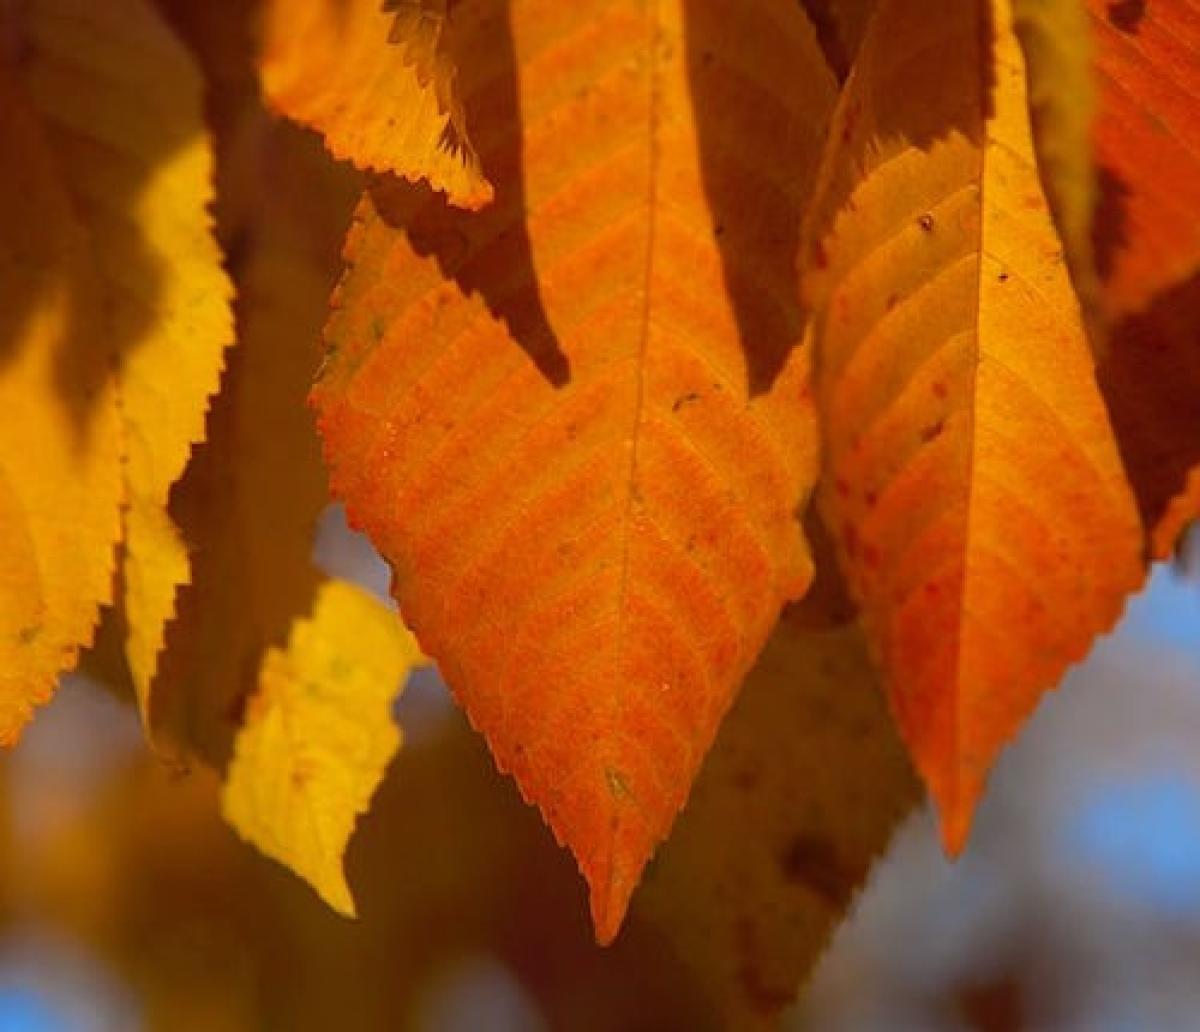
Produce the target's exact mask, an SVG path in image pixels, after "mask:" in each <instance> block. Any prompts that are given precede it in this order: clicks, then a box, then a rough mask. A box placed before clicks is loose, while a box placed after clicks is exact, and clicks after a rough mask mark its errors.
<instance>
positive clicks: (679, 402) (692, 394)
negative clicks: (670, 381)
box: [671, 391, 700, 412]
mask: <svg viewBox="0 0 1200 1032" xmlns="http://www.w3.org/2000/svg"><path fill="white" fill-rule="evenodd" d="M699 400H700V395H699V393H698V392H696V391H688V392H687V393H686V394H681V395H679V397H678V398H676V399H675V401H674V402H672V404H671V411H672V412H678V411H679V410H680V409H681V408H683V407H684V405H690V404H692V403H693V402H696V401H699Z"/></svg>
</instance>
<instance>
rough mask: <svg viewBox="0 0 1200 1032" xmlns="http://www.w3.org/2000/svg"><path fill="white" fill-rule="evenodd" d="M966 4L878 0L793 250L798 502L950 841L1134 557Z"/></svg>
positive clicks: (1002, 41)
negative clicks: (826, 536)
mask: <svg viewBox="0 0 1200 1032" xmlns="http://www.w3.org/2000/svg"><path fill="white" fill-rule="evenodd" d="M982 17H984V12H983V10H982V9H981V8H980V7H978V6H977V5H973V4H969V5H955V6H953V7H952V8H940V7H939V8H937V9H936V10H935V9H934V8H932V7H930V6H928V5H925V4H921V3H919V2H916V0H888V2H885V3H883V4H882V5H881V7H880V9H879V12H878V13H877V15H876V18H875V20H874V22H873V23H872V26H871V29H870V30H869V31H868V36H867V40H866V42H865V43H864V48H863V51H862V54H861V55H860V60H859V64H858V66H857V67H856V69H855V71H854V73H853V74H852V75H851V78H850V81H849V83H848V85H847V89H846V92H845V94H844V96H843V98H842V102H841V105H840V108H839V113H838V116H837V117H836V119H835V122H834V125H833V127H832V134H833V140H834V141H835V142H834V146H833V148H832V149H831V152H830V157H829V161H828V164H827V165H826V167H825V169H824V172H823V175H822V186H821V193H820V198H819V200H818V202H817V204H816V207H815V209H814V211H815V215H814V221H813V225H814V227H817V228H815V229H814V230H813V238H812V239H813V243H812V245H811V248H810V251H809V254H808V258H809V260H810V262H811V268H810V277H809V280H808V284H807V285H808V289H809V291H810V292H811V294H812V297H813V299H814V303H815V304H816V306H817V310H818V314H819V326H818V349H819V351H818V355H819V358H818V360H817V362H818V368H819V370H820V375H819V377H818V381H817V386H818V395H819V405H820V408H821V413H822V418H823V425H824V430H825V459H826V467H825V475H824V480H823V484H822V488H821V492H820V500H821V507H822V511H823V512H824V514H825V516H826V520H827V523H828V525H829V526H830V528H831V530H832V532H833V535H834V537H835V539H836V542H837V545H838V550H839V554H840V557H841V559H842V562H843V565H844V568H845V570H846V573H847V578H848V581H849V583H850V587H851V590H852V593H853V594H854V596H855V597H856V598H857V599H858V600H859V602H860V604H861V605H862V609H863V619H864V623H865V626H866V628H867V630H868V633H869V635H870V638H871V641H872V645H873V648H874V650H875V653H876V655H877V658H878V659H879V661H880V663H881V664H882V668H883V670H884V672H885V679H886V683H887V689H888V692H889V695H890V698H891V702H892V707H893V709H894V711H895V713H896V716H897V718H898V720H899V723H900V726H901V729H902V731H903V733H904V736H905V738H906V740H907V741H908V744H909V747H910V749H911V750H912V752H913V754H914V756H915V759H916V763H917V766H918V768H919V769H920V771H921V773H922V775H923V776H924V778H925V780H926V782H927V783H928V784H929V786H930V790H931V792H932V794H933V795H934V797H935V799H936V800H937V802H938V805H939V808H940V810H941V817H942V830H943V836H944V839H945V841H946V844H947V846H948V848H950V849H951V850H952V851H956V850H957V849H959V848H960V847H961V846H962V843H963V840H964V838H965V836H966V833H967V828H968V825H969V820H970V814H971V810H972V807H973V804H974V801H975V799H976V797H977V796H978V794H979V792H980V790H981V788H982V785H983V783H984V779H985V777H986V773H987V770H988V768H989V766H990V764H991V762H992V760H993V758H994V757H995V755H996V753H997V751H998V750H999V749H1000V747H1001V746H1002V745H1003V744H1004V743H1005V742H1006V740H1007V739H1008V738H1009V737H1010V736H1011V735H1012V734H1013V732H1014V731H1015V730H1016V728H1017V727H1018V726H1019V724H1020V723H1021V721H1022V720H1023V719H1024V718H1025V716H1026V715H1027V714H1028V713H1029V711H1030V710H1031V709H1032V707H1033V706H1034V704H1035V703H1036V701H1037V699H1038V696H1039V695H1040V694H1041V692H1043V691H1044V690H1045V689H1047V688H1050V687H1052V686H1053V685H1054V684H1055V683H1056V682H1057V681H1058V680H1059V678H1060V677H1061V675H1062V673H1063V671H1064V669H1065V668H1066V667H1067V666H1068V665H1069V664H1070V663H1073V662H1075V661H1077V660H1078V659H1080V658H1081V657H1082V656H1083V655H1084V653H1085V652H1086V651H1087V649H1088V647H1089V645H1090V643H1091V641H1092V639H1093V637H1094V636H1095V635H1096V634H1097V633H1099V632H1102V631H1104V630H1105V629H1107V628H1108V627H1109V626H1111V624H1112V623H1113V621H1114V620H1115V619H1116V617H1117V615H1118V613H1119V612H1120V609H1121V606H1122V602H1123V599H1124V597H1125V595H1126V594H1127V593H1128V592H1129V591H1130V590H1132V589H1133V588H1135V587H1136V586H1137V585H1138V583H1139V582H1140V580H1141V578H1142V570H1141V565H1140V562H1139V556H1140V547H1139V546H1140V541H1139V531H1138V523H1137V514H1136V510H1135V508H1134V505H1133V500H1132V498H1131V497H1130V493H1129V488H1128V486H1127V485H1126V483H1125V480H1124V474H1123V471H1122V468H1121V463H1120V460H1119V458H1118V455H1117V451H1116V447H1115V444H1114V441H1113V438H1112V432H1111V429H1110V426H1109V423H1108V420H1107V417H1106V414H1105V411H1104V406H1103V403H1102V401H1101V399H1100V395H1099V392H1098V390H1097V388H1096V385H1095V379H1094V375H1093V369H1092V362H1091V356H1090V352H1089V349H1088V345H1087V341H1086V339H1085V335H1084V331H1083V327H1082V323H1081V319H1080V315H1079V309H1078V304H1077V302H1076V300H1075V298H1074V296H1073V295H1072V293H1071V289H1070V284H1069V282H1068V279H1067V274H1066V270H1065V268H1064V267H1063V263H1062V258H1061V249H1060V243H1059V241H1058V238H1057V236H1056V235H1055V232H1054V229H1053V227H1052V224H1051V221H1050V217H1049V214H1048V211H1047V207H1046V203H1045V200H1044V196H1043V193H1042V190H1041V187H1040V184H1039V181H1038V176H1037V172H1036V170H1035V167H1034V163H1033V154H1032V143H1031V140H1030V135H1029V134H1030V130H1029V125H1028V114H1027V109H1026V99H1025V91H1024V83H1025V76H1024V70H1023V68H1022V66H1021V58H1020V53H1019V50H1018V48H1017V44H1016V41H1015V39H1014V37H1013V35H1012V30H1011V25H1010V21H1009V12H1008V9H1007V7H1006V5H1004V4H995V5H994V6H993V19H992V24H991V25H990V26H989V25H988V24H987V23H986V22H984V23H981V21H980V19H981V18H982ZM935 52H936V54H937V59H936V60H932V59H931V55H932V54H934V53H935ZM980 69H986V70H989V72H988V74H987V75H986V76H981V74H980ZM822 227H827V232H822V231H821V229H822Z"/></svg>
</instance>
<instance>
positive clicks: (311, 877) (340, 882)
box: [221, 581, 421, 917]
mask: <svg viewBox="0 0 1200 1032" xmlns="http://www.w3.org/2000/svg"><path fill="white" fill-rule="evenodd" d="M420 662H421V653H420V651H419V650H418V648H417V646H416V642H414V641H413V639H412V637H411V636H410V635H409V634H408V632H407V631H405V630H404V628H403V627H402V626H401V624H400V621H399V620H397V619H396V614H395V613H393V612H392V611H391V610H390V609H388V607H387V606H385V605H383V604H382V603H380V602H379V601H377V600H376V599H375V598H374V597H373V596H371V595H369V594H367V593H366V592H365V591H363V590H362V589H360V588H356V587H354V586H353V585H352V584H348V583H346V582H345V581H327V582H325V583H324V584H323V585H322V586H321V589H320V592H319V593H318V595H317V603H316V608H315V609H314V611H313V615H312V619H311V620H302V621H300V622H298V623H296V624H295V625H294V626H293V627H292V633H291V637H290V638H289V640H288V646H287V649H286V651H284V650H279V649H271V650H270V651H269V652H268V653H267V654H266V657H265V658H264V660H263V665H262V669H261V670H260V671H259V686H258V691H257V692H256V693H255V694H254V695H253V696H252V697H251V699H250V701H249V703H248V704H247V709H246V720H245V723H244V724H243V725H242V728H241V730H240V731H239V732H238V736H237V740H236V742H235V744H234V753H233V762H232V763H231V764H230V765H229V771H228V773H227V774H226V780H225V786H224V789H223V791H222V793H221V812H222V813H223V814H224V815H225V818H226V819H227V820H228V821H229V822H230V823H231V824H232V825H233V826H234V827H235V828H236V829H237V830H238V833H239V834H240V835H241V836H242V837H243V838H244V839H246V840H247V841H249V842H253V843H254V844H255V845H256V846H257V847H258V848H259V849H261V850H262V851H263V852H264V853H266V854H267V855H268V856H271V857H274V858H275V859H277V860H279V861H280V862H281V863H284V864H286V865H287V866H288V867H290V868H291V869H292V870H293V871H295V872H296V873H297V874H299V875H300V876H301V877H302V878H304V879H306V880H307V881H308V882H309V883H310V884H311V885H312V887H313V888H314V889H316V891H317V892H318V893H319V894H320V896H321V898H322V899H324V900H325V902H327V903H328V904H329V905H330V906H331V907H333V909H334V910H336V911H338V912H339V913H341V914H344V915H346V916H347V917H353V916H354V912H355V911H354V900H353V898H352V897H351V895H350V887H349V886H348V885H347V884H346V877H345V874H344V872H343V870H342V856H343V854H344V853H345V851H346V845H347V843H348V842H349V839H350V835H351V833H352V832H353V830H354V822H355V821H356V820H357V818H358V817H359V815H360V814H362V813H365V812H366V809H367V806H368V804H369V803H370V800H371V796H372V795H373V794H374V792H375V789H376V788H377V787H378V785H379V782H380V781H381V780H382V778H383V772H384V770H385V769H386V767H387V765H388V762H389V761H390V760H391V758H392V757H393V756H394V755H395V754H396V750H397V749H398V748H399V747H400V732H399V730H398V729H397V728H396V725H395V723H394V722H393V721H392V718H391V708H392V702H393V700H394V699H395V696H396V693H397V692H398V691H399V690H400V688H401V687H402V686H403V683H404V678H405V677H406V676H407V674H408V672H409V671H410V670H411V669H412V668H413V667H414V666H416V665H418V664H419V663H420Z"/></svg>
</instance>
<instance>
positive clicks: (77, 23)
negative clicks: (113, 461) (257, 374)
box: [23, 0, 233, 716]
mask: <svg viewBox="0 0 1200 1032" xmlns="http://www.w3.org/2000/svg"><path fill="white" fill-rule="evenodd" d="M27 29H28V33H29V53H28V57H27V60H26V61H25V63H24V65H23V67H24V69H25V72H26V79H27V81H28V84H29V89H30V93H31V95H32V97H33V101H34V104H35V106H36V107H37V110H38V112H39V114H40V115H41V117H42V119H43V122H44V124H45V126H46V127H47V134H48V138H49V140H50V142H51V145H52V147H53V150H54V152H55V155H56V157H57V159H58V165H59V168H60V169H61V170H62V176H63V179H64V181H65V183H66V185H67V188H68V190H69V192H70V194H71V199H72V205H73V207H74V210H75V211H76V212H77V213H78V214H79V216H80V219H81V221H82V223H83V225H84V226H85V228H86V229H87V233H88V244H89V248H90V257H91V261H92V263H93V267H94V268H95V270H96V273H97V276H98V279H99V281H100V286H101V289H102V291H103V297H104V313H105V319H106V326H105V332H106V333H107V334H108V335H109V336H110V339H111V340H112V341H113V342H114V344H115V347H116V349H117V351H118V353H119V354H118V361H119V366H118V368H119V373H118V385H119V389H120V398H121V414H122V417H123V420H124V424H125V447H126V454H125V465H124V469H125V480H126V495H127V497H126V508H125V556H124V562H123V566H122V575H123V585H124V598H123V603H124V613H125V617H126V622H127V627H128V642H127V646H126V648H127V655H128V659H129V666H130V669H131V671H132V673H133V678H134V684H135V686H136V688H137V693H138V702H139V705H140V706H141V709H142V713H143V716H145V715H146V714H147V710H148V705H149V692H150V683H151V681H152V679H153V677H154V672H155V669H156V666H157V661H158V654H159V652H160V651H161V649H162V645H163V637H164V632H165V628H166V625H167V623H168V621H169V620H170V618H171V617H172V616H173V614H174V610H175V596H176V592H177V591H178V589H179V586H180V585H182V584H184V583H186V582H187V580H188V578H189V563H188V554H187V549H186V547H185V545H184V542H183V541H182V539H181V538H180V535H179V531H178V529H177V528H176V526H175V525H174V524H173V523H172V521H171V519H170V517H169V516H168V515H167V510H166V506H167V495H168V492H169V491H170V489H171V486H172V485H173V484H174V483H175V482H176V481H177V480H178V479H179V477H180V476H181V475H182V473H183V470H184V467H185V466H186V465H187V462H188V459H189V457H190V455H191V450H192V446H193V444H195V443H196V442H197V441H199V440H200V439H201V438H202V437H203V436H204V415H205V412H206V410H207V408H208V399H209V397H210V395H212V393H213V392H214V391H215V390H216V388H217V384H218V380H219V377H220V371H221V367H222V362H223V352H224V349H225V347H226V346H227V345H228V344H229V343H230V342H231V341H232V337H233V327H232V316H231V314H230V307H229V303H230V297H231V293H232V288H231V286H230V284H229V280H228V278H227V276H226V275H225V272H224V270H223V268H222V265H221V253H220V250H219V249H218V247H217V244H216V241H215V240H214V238H213V234H212V218H211V215H210V213H209V211H208V206H209V204H210V202H211V201H212V196H213V192H212V170H213V169H212V166H213V160H212V151H211V146H210V143H209V140H208V136H207V132H206V129H205V125H204V118H203V109H202V83H201V79H200V75H199V72H198V70H197V69H196V67H195V66H194V64H193V63H192V60H191V57H190V56H189V54H188V53H187V51H186V49H185V48H184V47H183V46H182V44H180V42H179V41H178V40H177V39H176V38H175V37H174V36H173V35H172V34H171V32H170V30H169V29H168V28H167V26H166V25H165V24H164V23H163V21H162V20H161V18H160V17H159V15H158V13H157V12H156V11H155V9H154V8H153V6H151V5H150V4H149V3H147V2H145V0H107V2H105V3H99V4H97V3H92V2H90V0H37V2H36V3H33V4H30V5H29V7H28V23H27Z"/></svg>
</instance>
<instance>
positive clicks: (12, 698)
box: [0, 68, 121, 744]
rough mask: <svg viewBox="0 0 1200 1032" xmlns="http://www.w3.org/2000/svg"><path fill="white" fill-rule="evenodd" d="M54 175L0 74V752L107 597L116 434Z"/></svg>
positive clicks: (66, 207) (86, 283)
mask: <svg viewBox="0 0 1200 1032" xmlns="http://www.w3.org/2000/svg"><path fill="white" fill-rule="evenodd" d="M110 344H111V341H110V337H109V334H108V333H107V330H106V327H105V325H104V322H103V307H102V305H101V304H100V301H99V296H98V293H97V290H96V283H95V280H94V279H93V276H92V269H91V262H90V257H89V255H88V254H87V251H86V241H85V238H84V235H83V233H82V231H81V228H80V226H79V225H78V223H77V222H76V221H75V215H74V212H73V210H72V204H71V200H70V198H69V197H68V195H67V193H66V191H65V190H64V189H63V182H62V178H61V175H60V166H59V165H57V164H56V162H55V160H54V157H53V155H52V154H51V153H50V151H49V149H48V147H47V144H46V140H45V138H44V136H43V135H42V133H41V131H40V128H39V126H38V125H37V121H36V118H35V116H34V113H33V112H32V110H31V109H30V107H29V104H28V100H27V98H26V96H25V95H24V93H23V92H22V91H21V89H20V86H19V85H18V84H17V83H15V82H13V81H11V80H10V79H9V78H8V74H7V72H5V71H4V69H3V68H0V412H2V413H3V418H0V535H2V536H0V543H2V551H3V553H4V558H3V560H2V561H0V744H10V743H11V742H13V741H15V739H16V737H17V735H18V733H19V732H20V730H21V727H22V726H23V725H24V724H25V722H26V721H27V720H28V719H29V715H30V711H31V708H32V707H33V706H34V705H36V704H38V703H41V702H45V701H46V699H48V698H49V696H50V693H51V690H52V689H53V686H54V682H55V680H56V679H57V677H58V675H59V674H60V673H62V672H63V671H64V670H67V669H69V668H71V667H72V666H74V664H75V661H76V657H77V654H78V650H79V648H80V647H81V646H85V645H87V643H88V642H89V641H90V640H91V638H92V634H93V630H94V627H95V624H96V618H97V615H98V612H99V607H100V605H101V604H102V603H105V602H107V601H109V599H110V598H111V592H112V575H113V562H114V545H115V543H116V541H117V539H118V537H119V534H120V503H121V465H120V461H121V426H120V420H119V415H118V409H117V396H116V389H115V385H114V384H113V381H112V375H111V361H112V352H111V347H110Z"/></svg>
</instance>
